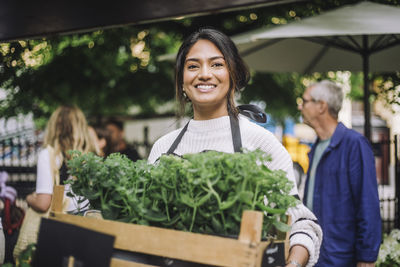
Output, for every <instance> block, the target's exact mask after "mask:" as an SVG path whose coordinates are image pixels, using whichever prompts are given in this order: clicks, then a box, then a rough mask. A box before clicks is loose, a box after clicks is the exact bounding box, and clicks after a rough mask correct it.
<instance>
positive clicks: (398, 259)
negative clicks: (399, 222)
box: [376, 229, 400, 267]
mask: <svg viewBox="0 0 400 267" xmlns="http://www.w3.org/2000/svg"><path fill="white" fill-rule="evenodd" d="M376 266H377V267H392V266H400V230H399V229H393V230H392V231H391V232H390V234H388V235H387V234H386V235H385V236H384V238H383V243H382V245H381V247H380V249H379V255H378V260H377V261H376Z"/></svg>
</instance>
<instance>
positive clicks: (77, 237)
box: [33, 218, 115, 267]
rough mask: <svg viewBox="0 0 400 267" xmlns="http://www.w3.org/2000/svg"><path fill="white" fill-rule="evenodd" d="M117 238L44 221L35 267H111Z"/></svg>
mask: <svg viewBox="0 0 400 267" xmlns="http://www.w3.org/2000/svg"><path fill="white" fill-rule="evenodd" d="M114 240H115V237H114V236H111V235H107V234H103V233H99V232H95V231H92V230H89V229H86V228H82V227H78V226H75V225H72V224H67V223H62V222H59V221H55V220H50V219H44V218H43V219H42V222H41V224H40V229H39V237H38V243H37V250H36V254H35V258H34V262H33V266H35V267H36V266H37V267H39V266H52V267H64V266H65V267H67V266H70V265H69V264H70V262H71V261H73V264H72V266H74V267H91V266H96V267H109V266H110V261H111V256H112V254H113V246H114Z"/></svg>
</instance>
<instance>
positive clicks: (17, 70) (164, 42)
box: [0, 0, 400, 120]
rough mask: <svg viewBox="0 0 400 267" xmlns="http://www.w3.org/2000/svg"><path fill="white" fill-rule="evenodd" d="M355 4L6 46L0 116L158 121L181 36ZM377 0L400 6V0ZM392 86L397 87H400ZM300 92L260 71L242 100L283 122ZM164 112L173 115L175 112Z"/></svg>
mask: <svg viewBox="0 0 400 267" xmlns="http://www.w3.org/2000/svg"><path fill="white" fill-rule="evenodd" d="M356 2H358V0H350V1H349V0H314V1H300V2H295V3H289V4H282V5H277V6H273V7H270V6H267V7H262V8H252V9H245V8H244V9H243V10H238V11H232V12H226V13H220V14H211V15H205V16H196V17H186V18H184V19H181V20H170V21H164V22H157V23H152V24H146V25H134V26H124V27H119V28H114V29H106V30H97V31H94V32H88V33H80V34H72V35H63V36H53V37H48V38H44V39H36V40H20V41H16V42H11V43H0V77H1V79H0V88H2V89H4V90H5V92H6V94H7V97H6V98H5V99H0V116H1V117H11V116H15V115H17V114H27V113H29V112H33V114H34V117H35V119H39V118H42V119H43V118H44V119H47V118H48V117H49V116H50V114H51V113H52V111H54V109H55V108H56V107H57V106H58V105H60V104H64V103H69V104H76V105H78V106H79V107H80V108H82V109H83V110H84V112H85V113H86V114H87V115H88V116H89V117H92V118H97V119H99V118H101V117H103V116H108V115H130V114H131V111H130V107H132V106H138V107H139V112H140V114H141V115H142V116H147V117H150V116H154V115H157V114H158V113H157V108H158V107H159V106H160V105H162V104H164V103H167V102H170V101H172V100H173V99H174V82H173V71H174V67H173V65H172V64H171V63H170V62H159V61H157V57H158V56H160V55H164V54H168V53H173V52H176V51H177V48H178V47H179V45H180V42H181V41H182V40H183V38H184V37H186V36H187V35H188V34H190V33H191V32H193V31H194V30H196V29H198V28H199V27H201V26H212V27H215V28H217V29H220V30H222V31H224V32H225V33H227V34H228V35H234V34H238V33H242V32H245V31H248V30H252V29H255V28H259V27H271V26H274V25H277V24H286V23H289V22H291V21H295V20H299V19H301V18H305V17H309V16H313V15H316V14H319V13H321V12H323V11H327V10H329V9H332V8H336V7H339V6H342V5H344V4H353V3H356ZM375 2H380V3H386V4H393V5H399V4H400V3H399V1H398V0H390V1H389V0H379V1H375ZM393 81H394V85H397V84H398V83H396V82H397V81H395V80H393ZM298 87H299V84H298V83H297V81H296V79H295V78H293V76H292V75H286V74H280V75H278V74H274V75H271V74H256V75H255V76H254V77H253V82H252V84H251V85H249V88H248V89H246V90H245V91H244V93H243V97H244V98H243V99H246V102H248V101H250V100H264V101H265V102H266V103H267V109H268V110H267V111H268V112H269V113H272V115H273V116H274V117H276V118H277V119H278V120H281V118H282V117H285V116H287V115H291V116H293V114H294V113H295V108H296V105H295V104H294V103H295V102H294V99H295V96H297V94H296V93H295V94H293V91H292V90H293V88H298ZM393 88H394V87H393ZM389 91H390V90H389ZM252 97H254V99H253V98H252ZM356 97H359V96H358V95H357V96H356ZM271 99H273V100H271ZM164 112H165V113H167V114H172V113H173V112H174V110H173V107H172V108H170V109H168V110H167V111H164Z"/></svg>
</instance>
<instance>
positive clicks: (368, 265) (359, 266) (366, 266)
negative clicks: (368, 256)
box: [357, 262, 375, 267]
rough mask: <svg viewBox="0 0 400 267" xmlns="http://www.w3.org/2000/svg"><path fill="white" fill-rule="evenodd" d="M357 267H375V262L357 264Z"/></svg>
mask: <svg viewBox="0 0 400 267" xmlns="http://www.w3.org/2000/svg"><path fill="white" fill-rule="evenodd" d="M357 267H375V262H357Z"/></svg>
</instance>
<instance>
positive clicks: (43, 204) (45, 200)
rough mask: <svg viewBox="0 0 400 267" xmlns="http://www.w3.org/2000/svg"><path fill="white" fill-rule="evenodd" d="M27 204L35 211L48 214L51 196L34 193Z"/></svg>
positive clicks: (27, 199) (27, 200)
mask: <svg viewBox="0 0 400 267" xmlns="http://www.w3.org/2000/svg"><path fill="white" fill-rule="evenodd" d="M26 202H27V203H28V205H29V206H30V207H32V209H34V210H35V211H38V212H46V211H47V210H48V209H49V208H50V204H51V195H50V194H36V193H32V194H30V195H28V196H27V197H26Z"/></svg>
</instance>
